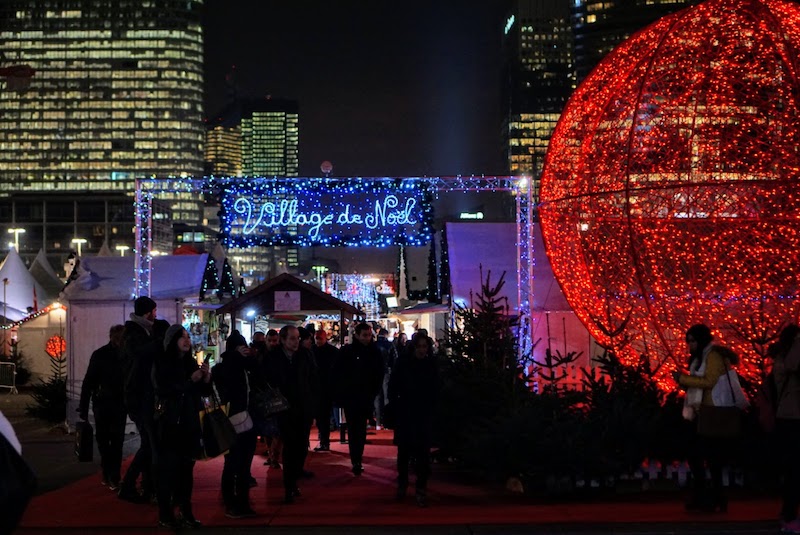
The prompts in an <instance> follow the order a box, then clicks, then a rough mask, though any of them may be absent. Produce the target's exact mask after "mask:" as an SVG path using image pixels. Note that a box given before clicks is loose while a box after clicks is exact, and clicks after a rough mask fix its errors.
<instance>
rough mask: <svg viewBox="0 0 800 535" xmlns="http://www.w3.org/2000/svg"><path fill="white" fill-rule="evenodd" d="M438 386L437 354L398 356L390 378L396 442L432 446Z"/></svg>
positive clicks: (390, 402)
mask: <svg viewBox="0 0 800 535" xmlns="http://www.w3.org/2000/svg"><path fill="white" fill-rule="evenodd" d="M439 389H440V382H439V370H438V364H437V362H436V358H435V357H431V356H428V357H426V358H424V359H418V358H416V357H408V356H405V355H404V356H402V357H400V358H399V359H397V363H396V364H395V367H394V368H393V369H392V376H391V378H390V379H389V404H390V405H391V411H392V413H393V416H394V418H395V422H394V443H395V444H402V445H423V446H425V445H427V446H430V444H431V434H432V429H431V426H432V422H433V414H434V410H435V407H436V400H437V399H438V396H439Z"/></svg>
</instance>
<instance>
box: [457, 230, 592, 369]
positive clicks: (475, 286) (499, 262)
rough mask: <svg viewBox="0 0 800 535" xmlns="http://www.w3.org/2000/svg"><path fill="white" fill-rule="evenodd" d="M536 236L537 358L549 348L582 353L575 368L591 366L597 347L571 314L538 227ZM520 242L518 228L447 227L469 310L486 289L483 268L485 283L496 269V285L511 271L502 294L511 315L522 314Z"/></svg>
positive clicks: (533, 335)
mask: <svg viewBox="0 0 800 535" xmlns="http://www.w3.org/2000/svg"><path fill="white" fill-rule="evenodd" d="M531 233H532V236H533V248H534V255H533V256H534V260H533V261H534V281H533V288H532V291H531V295H530V297H529V299H530V303H531V317H530V324H531V338H532V340H533V341H536V340H539V339H541V341H540V342H539V343H538V344H537V345H536V347H535V348H534V352H533V356H534V358H535V359H536V360H538V361H539V362H542V361H543V359H544V353H545V350H546V349H547V348H548V347H550V348H551V349H552V350H553V352H555V351H556V350H558V351H560V352H561V353H562V354H566V353H569V352H573V351H574V352H582V353H583V355H582V356H581V358H580V359H579V360H578V361H577V362H576V364H577V365H580V366H587V367H588V366H590V364H591V363H590V361H591V357H592V356H594V354H595V353H596V348H595V343H594V341H593V339H592V338H591V336H590V335H589V331H587V330H586V327H584V325H583V324H582V323H581V321H580V320H579V319H578V318H577V317H576V316H575V313H574V312H572V309H571V308H570V306H569V304H568V303H567V300H566V299H565V298H564V294H563V293H562V292H561V288H560V287H559V285H558V282H557V281H556V280H555V277H554V275H553V270H552V269H551V267H550V261H549V260H548V258H547V254H546V253H545V250H544V244H543V243H542V234H541V229H540V227H539V225H532V226H531ZM517 240H518V237H517V225H516V223H477V222H470V223H447V244H448V254H449V261H450V281H451V286H452V289H453V295H452V297H451V298H452V299H453V301H454V302H457V303H459V304H462V305H466V306H469V305H470V302H469V300H470V297H469V295H470V291H471V292H472V293H473V294H477V293H478V292H479V291H480V290H481V279H480V272H479V268H478V266H479V264H480V265H482V266H483V278H484V281H485V280H486V276H487V274H488V272H489V270H491V272H492V276H491V281H490V283H491V284H492V285H495V284H496V283H497V281H498V279H499V277H500V275H501V274H502V273H503V272H504V271H505V272H506V276H505V279H504V280H505V286H504V287H503V291H502V294H503V295H505V296H507V297H508V304H509V308H510V311H511V313H512V314H513V313H515V312H516V311H517V310H518V303H517V246H516V243H517Z"/></svg>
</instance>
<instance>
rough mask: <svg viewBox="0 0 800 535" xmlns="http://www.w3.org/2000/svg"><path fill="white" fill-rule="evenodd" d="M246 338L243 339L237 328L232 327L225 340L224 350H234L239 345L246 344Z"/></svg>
mask: <svg viewBox="0 0 800 535" xmlns="http://www.w3.org/2000/svg"><path fill="white" fill-rule="evenodd" d="M246 345H247V340H245V339H244V336H242V335H241V334H240V333H239V331H238V330H236V329H234V330H233V332H232V333H231V335H230V336H229V337H228V340H227V341H226V342H225V351H236V348H237V347H239V346H246Z"/></svg>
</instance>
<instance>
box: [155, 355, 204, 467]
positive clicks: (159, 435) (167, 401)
mask: <svg viewBox="0 0 800 535" xmlns="http://www.w3.org/2000/svg"><path fill="white" fill-rule="evenodd" d="M199 368H200V366H198V364H197V361H196V360H194V358H192V356H191V354H185V355H182V356H180V357H178V356H176V355H170V354H167V353H162V354H161V355H159V356H158V357H156V359H155V362H154V363H153V367H152V385H153V389H154V394H155V407H156V409H155V424H156V447H157V448H158V449H159V450H160V451H164V450H168V451H174V452H177V453H178V454H180V455H181V456H183V457H188V458H193V459H194V458H198V456H199V454H200V451H201V449H202V448H201V431H200V411H201V410H202V409H203V401H202V397H203V396H208V395H210V394H211V386H210V385H209V384H207V383H205V382H203V381H200V382H197V383H195V382H194V381H192V379H191V375H192V374H193V373H194V372H195V371H197V370H198V369H199Z"/></svg>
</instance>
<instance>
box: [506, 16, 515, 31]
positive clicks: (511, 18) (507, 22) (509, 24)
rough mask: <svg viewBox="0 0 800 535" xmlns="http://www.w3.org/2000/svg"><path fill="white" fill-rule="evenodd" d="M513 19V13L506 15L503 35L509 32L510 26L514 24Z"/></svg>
mask: <svg viewBox="0 0 800 535" xmlns="http://www.w3.org/2000/svg"><path fill="white" fill-rule="evenodd" d="M515 20H516V17H515V16H514V15H511V16H510V17H508V20H506V27H505V28H504V29H503V35H508V32H510V31H511V28H512V27H513V26H514V21H515Z"/></svg>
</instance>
